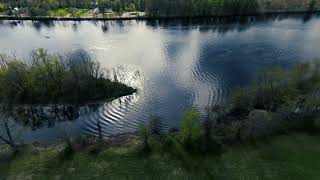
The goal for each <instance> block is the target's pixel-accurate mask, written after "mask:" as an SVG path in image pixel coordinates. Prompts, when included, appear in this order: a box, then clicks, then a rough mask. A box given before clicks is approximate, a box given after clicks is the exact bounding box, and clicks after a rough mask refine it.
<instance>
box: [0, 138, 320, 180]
mask: <svg viewBox="0 0 320 180" xmlns="http://www.w3.org/2000/svg"><path fill="white" fill-rule="evenodd" d="M319 142H320V135H306V134H294V135H290V136H285V135H283V136H279V137H276V138H274V139H272V140H270V142H261V143H259V144H254V145H253V144H251V145H236V146H233V147H227V148H226V150H225V151H224V153H222V154H221V155H215V156H214V155H208V156H201V157H199V156H194V155H190V154H188V153H185V152H184V153H181V155H179V156H173V155H170V154H168V153H159V152H155V153H152V154H151V155H149V156H141V155H137V153H136V152H135V151H134V150H133V148H113V149H109V150H105V151H103V152H101V153H100V154H98V155H93V154H90V153H88V152H83V153H77V154H75V155H73V156H72V157H68V158H64V157H63V156H62V155H61V154H58V153H57V152H54V151H53V150H51V151H49V150H47V151H41V152H36V151H32V150H26V152H24V153H22V154H19V155H17V156H16V157H15V158H14V159H11V160H6V161H4V160H1V161H0V179H1V176H2V177H7V178H8V179H76V180H78V179H137V180H141V179H172V180H176V179H197V180H198V179H227V180H233V179H234V180H259V179H270V180H306V179H308V180H312V179H314V180H318V179H320V170H319V169H320V143H319ZM177 157H179V158H177Z"/></svg>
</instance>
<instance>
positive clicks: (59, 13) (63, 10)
mask: <svg viewBox="0 0 320 180" xmlns="http://www.w3.org/2000/svg"><path fill="white" fill-rule="evenodd" d="M68 14H69V12H68V9H67V8H60V9H58V10H55V11H54V10H53V11H50V16H57V17H64V16H67V15H68Z"/></svg>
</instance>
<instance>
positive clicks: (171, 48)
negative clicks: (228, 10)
mask: <svg viewBox="0 0 320 180" xmlns="http://www.w3.org/2000/svg"><path fill="white" fill-rule="evenodd" d="M37 48H45V49H47V50H48V51H50V52H54V53H60V54H65V53H70V52H74V51H77V50H79V49H82V50H85V51H88V52H89V53H90V54H91V55H92V57H94V58H95V59H96V60H98V61H99V62H101V64H102V65H103V67H105V68H106V69H108V70H111V69H113V68H118V69H120V70H121V72H122V81H123V82H124V83H127V84H128V85H131V86H133V87H136V88H138V92H137V93H136V94H134V95H131V96H127V97H122V98H119V99H116V100H114V101H112V102H106V103H103V104H102V105H101V106H99V108H98V109H96V110H94V111H92V110H88V108H87V107H83V108H80V115H79V117H78V118H77V119H76V120H73V121H71V122H65V121H63V122H56V123H54V125H52V124H51V125H50V126H46V125H44V126H42V127H41V128H30V127H20V129H19V133H18V134H19V135H20V138H21V139H22V140H23V141H24V142H29V143H30V142H40V143H52V142H57V140H59V137H61V136H62V134H65V133H66V132H67V133H68V134H70V135H72V136H79V135H98V132H97V125H96V124H97V121H99V122H100V123H101V126H102V131H103V134H104V135H105V136H108V135H111V134H116V133H126V132H133V131H135V130H136V129H137V127H138V126H139V125H140V124H141V123H146V122H148V121H149V120H150V119H152V118H154V117H157V118H159V119H160V120H161V122H162V123H161V124H162V126H161V127H162V129H163V130H168V129H170V128H174V127H179V124H180V120H181V116H182V114H183V112H184V111H187V110H190V109H194V110H197V111H199V112H200V113H201V117H202V118H203V117H204V116H205V108H206V107H207V106H210V105H214V104H219V103H221V102H223V101H224V100H226V98H227V97H228V95H230V93H231V92H232V90H233V89H234V88H236V87H238V86H244V85H246V84H248V83H250V82H252V80H254V78H255V76H256V74H257V72H259V71H261V70H263V69H265V68H267V67H270V66H282V67H290V66H291V65H293V64H295V63H298V62H303V61H308V60H313V59H317V58H320V18H319V17H316V16H314V17H306V16H285V17H284V16H273V17H268V18H266V17H264V18H261V17H260V18H258V17H247V18H243V19H234V20H232V21H230V20H228V21H217V20H213V19H202V20H193V21H182V20H175V21H174V20H170V21H169V20H162V21H134V20H132V21H97V22H92V21H81V22H73V21H50V22H37V21H0V53H2V54H9V55H12V54H14V55H16V56H17V57H21V58H25V57H27V56H28V55H29V54H30V52H31V51H32V50H35V49H37ZM119 67H120V68H119ZM137 71H138V72H139V73H137Z"/></svg>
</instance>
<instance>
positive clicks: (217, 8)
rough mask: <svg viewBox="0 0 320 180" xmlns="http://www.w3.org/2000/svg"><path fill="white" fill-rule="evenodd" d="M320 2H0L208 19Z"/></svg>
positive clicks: (36, 11) (42, 11) (35, 8)
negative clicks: (213, 16)
mask: <svg viewBox="0 0 320 180" xmlns="http://www.w3.org/2000/svg"><path fill="white" fill-rule="evenodd" d="M319 1H320V0H0V2H2V3H5V4H7V5H8V7H11V8H13V7H18V8H19V7H20V8H27V9H28V11H30V14H33V15H47V14H48V12H49V11H55V10H58V9H61V8H79V9H81V8H84V9H92V8H99V11H100V13H105V12H106V11H107V10H110V9H112V11H113V12H128V11H144V12H147V14H148V15H149V16H209V15H216V14H221V13H224V14H225V13H227V14H228V13H233V14H238V13H252V12H256V11H258V10H286V9H287V10H295V9H305V10H308V9H309V10H313V9H316V8H319V4H320V3H319Z"/></svg>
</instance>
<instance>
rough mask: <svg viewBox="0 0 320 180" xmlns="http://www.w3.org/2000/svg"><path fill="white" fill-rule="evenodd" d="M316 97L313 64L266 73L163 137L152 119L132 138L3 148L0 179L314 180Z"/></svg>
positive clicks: (317, 71) (317, 69) (318, 83)
mask: <svg viewBox="0 0 320 180" xmlns="http://www.w3.org/2000/svg"><path fill="white" fill-rule="evenodd" d="M319 93H320V63H319V62H318V61H312V62H306V63H301V64H297V65H295V66H294V67H291V68H288V69H283V68H271V69H269V70H267V71H264V72H261V73H260V74H259V75H258V78H257V79H256V81H255V82H254V83H252V85H250V86H248V87H244V88H240V89H238V90H236V91H235V92H234V94H233V95H231V97H230V99H229V100H228V101H226V102H225V103H224V104H220V105H216V106H211V107H208V109H207V110H208V111H207V116H206V118H205V119H203V120H202V121H201V120H200V115H199V113H198V112H196V111H188V112H186V113H185V114H184V116H183V118H182V120H181V127H180V128H179V129H171V130H169V132H163V131H162V124H161V121H160V120H159V119H158V118H154V119H151V120H150V122H149V123H148V124H142V125H141V127H140V128H139V130H138V131H137V133H135V134H128V135H119V136H115V137H112V138H108V139H103V137H102V136H99V137H98V138H95V137H79V138H76V139H70V138H67V140H66V143H65V145H58V146H44V145H39V144H38V145H33V146H30V145H19V146H16V148H15V151H11V150H9V149H7V150H4V151H3V153H2V154H1V155H0V157H1V158H3V159H6V160H5V161H0V177H1V176H2V177H5V178H6V177H10V178H18V177H20V176H23V177H31V178H32V179H41V178H47V177H53V176H54V177H57V178H58V179H65V178H71V179H86V177H89V176H94V177H95V178H103V177H111V179H112V178H113V179H119V178H121V179H158V178H159V177H160V179H195V178H196V179H215V178H216V179H281V180H282V179H290V180H291V179H297V180H298V179H318V178H319V177H320V174H319V171H318V168H319V167H320V164H319V162H320V161H319V158H320V156H319V150H320V147H319V145H318V144H319V143H318V141H319V140H320V134H319V133H320V131H319V130H320V94H319ZM8 142H9V141H8ZM4 149H6V148H4ZM129 177H130V178H129Z"/></svg>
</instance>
